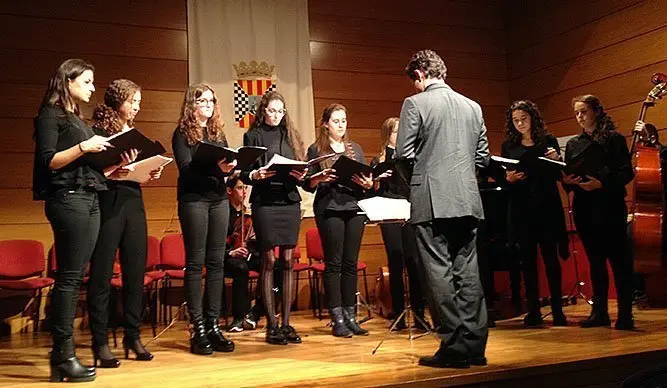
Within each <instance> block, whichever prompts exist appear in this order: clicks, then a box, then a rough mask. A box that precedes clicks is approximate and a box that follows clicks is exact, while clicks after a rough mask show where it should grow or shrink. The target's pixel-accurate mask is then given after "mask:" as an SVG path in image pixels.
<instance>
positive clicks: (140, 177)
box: [118, 155, 174, 183]
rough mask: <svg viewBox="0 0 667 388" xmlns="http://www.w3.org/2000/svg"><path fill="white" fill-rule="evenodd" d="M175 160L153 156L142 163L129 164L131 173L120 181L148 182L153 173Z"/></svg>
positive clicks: (128, 167)
mask: <svg viewBox="0 0 667 388" xmlns="http://www.w3.org/2000/svg"><path fill="white" fill-rule="evenodd" d="M173 160H174V159H172V158H167V157H166V156H162V155H155V156H151V157H150V158H147V159H144V160H142V161H139V162H136V163H132V164H128V165H127V166H125V168H127V169H128V170H130V172H129V173H128V174H127V175H126V176H124V177H123V178H120V179H118V180H119V181H132V182H138V183H144V182H147V181H148V180H149V179H150V178H151V171H154V170H157V169H158V168H160V167H163V166H166V165H168V164H169V163H171V162H172V161H173Z"/></svg>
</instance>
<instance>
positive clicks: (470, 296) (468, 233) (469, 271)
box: [414, 217, 488, 357]
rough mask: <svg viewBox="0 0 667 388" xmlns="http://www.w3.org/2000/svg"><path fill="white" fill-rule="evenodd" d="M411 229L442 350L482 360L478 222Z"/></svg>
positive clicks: (439, 223) (483, 316)
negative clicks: (413, 232)
mask: <svg viewBox="0 0 667 388" xmlns="http://www.w3.org/2000/svg"><path fill="white" fill-rule="evenodd" d="M414 228H415V234H416V237H417V247H418V249H419V257H418V265H417V267H418V268H419V271H420V277H421V278H422V283H423V284H424V289H425V293H426V296H427V300H428V302H429V310H430V311H431V316H432V318H433V322H434V324H435V326H436V330H437V332H438V336H439V337H440V339H441V340H442V343H441V349H442V348H447V349H448V351H453V352H456V353H458V354H461V355H462V356H464V357H481V356H484V351H485V349H486V341H487V338H488V328H487V315H486V305H485V302H484V293H483V291H482V284H481V282H480V278H479V269H478V267H477V248H476V244H475V240H476V232H477V219H475V218H474V217H461V218H442V219H435V220H432V221H428V222H423V223H418V224H415V225H414Z"/></svg>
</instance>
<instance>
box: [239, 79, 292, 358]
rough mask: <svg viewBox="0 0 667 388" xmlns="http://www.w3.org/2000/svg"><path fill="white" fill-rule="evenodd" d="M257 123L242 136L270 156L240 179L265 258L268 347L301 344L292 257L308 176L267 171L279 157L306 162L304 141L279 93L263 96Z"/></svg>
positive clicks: (263, 278) (262, 286)
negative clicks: (278, 281) (277, 270)
mask: <svg viewBox="0 0 667 388" xmlns="http://www.w3.org/2000/svg"><path fill="white" fill-rule="evenodd" d="M256 112H257V114H256V116H255V121H254V122H253V123H252V126H251V127H250V130H248V132H246V133H245V134H244V135H243V145H246V146H262V147H266V148H268V151H267V152H266V153H265V154H264V155H263V156H262V157H261V158H259V160H258V161H257V162H256V163H255V164H254V165H253V166H252V167H251V170H249V171H244V172H243V173H241V180H242V181H243V182H244V183H245V184H248V185H252V192H251V193H250V204H251V209H252V224H253V226H254V228H255V234H256V236H257V245H258V248H259V251H260V253H261V254H262V264H261V273H260V290H261V295H262V300H263V301H264V305H265V307H266V320H267V324H268V326H267V328H266V342H268V343H270V344H276V345H285V344H287V343H301V337H300V336H299V334H298V333H297V332H296V330H295V329H294V327H292V326H291V325H290V321H289V319H290V308H291V306H292V294H293V293H294V271H293V268H292V256H293V253H294V247H296V244H297V242H298V238H299V227H300V225H301V196H300V195H299V192H298V190H297V186H301V185H302V184H303V177H304V176H305V172H300V171H297V170H293V171H292V172H291V173H290V176H289V177H288V178H287V179H286V180H278V179H276V178H275V172H272V171H269V170H268V169H267V167H266V165H267V164H268V162H269V161H270V160H271V158H272V157H273V156H274V155H281V156H283V157H286V158H289V159H295V160H303V159H304V156H305V155H304V150H303V141H302V140H301V135H300V134H299V132H298V131H297V130H296V128H295V127H294V124H293V123H292V120H291V119H290V117H289V112H288V111H287V108H286V107H285V98H284V97H283V96H282V95H281V94H280V93H278V92H267V93H265V94H264V95H263V96H262V99H261V100H260V102H259V104H258V106H257V111H256ZM275 247H280V258H279V259H280V260H281V261H282V265H283V267H282V270H283V290H282V325H281V326H280V327H278V321H277V320H276V307H275V297H274V293H273V288H274V279H273V270H274V266H275V263H276V257H275V253H274V249H275Z"/></svg>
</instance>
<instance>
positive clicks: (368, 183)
mask: <svg viewBox="0 0 667 388" xmlns="http://www.w3.org/2000/svg"><path fill="white" fill-rule="evenodd" d="M352 182H354V183H356V184H358V185H359V186H361V187H363V188H364V190H370V189H371V188H372V187H373V174H371V175H369V176H366V175H364V174H363V173H362V174H354V175H352Z"/></svg>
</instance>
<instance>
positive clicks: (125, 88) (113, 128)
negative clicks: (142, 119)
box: [93, 79, 141, 136]
mask: <svg viewBox="0 0 667 388" xmlns="http://www.w3.org/2000/svg"><path fill="white" fill-rule="evenodd" d="M138 91H141V87H139V85H137V84H135V83H134V82H132V81H130V80H129V79H117V80H114V81H112V82H111V84H109V87H108V88H107V90H106V92H104V102H103V103H99V104H97V106H96V107H95V109H94V110H93V128H95V129H99V130H102V131H104V132H105V133H106V134H107V135H109V136H110V135H113V134H115V133H118V132H121V131H122V130H123V123H122V122H121V119H120V115H119V114H118V112H119V111H120V107H121V106H122V105H123V103H124V102H125V101H127V100H131V99H132V98H133V97H134V94H135V93H136V92H138ZM127 125H128V126H129V127H130V128H133V127H134V121H133V120H131V121H129V122H128V123H127Z"/></svg>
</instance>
